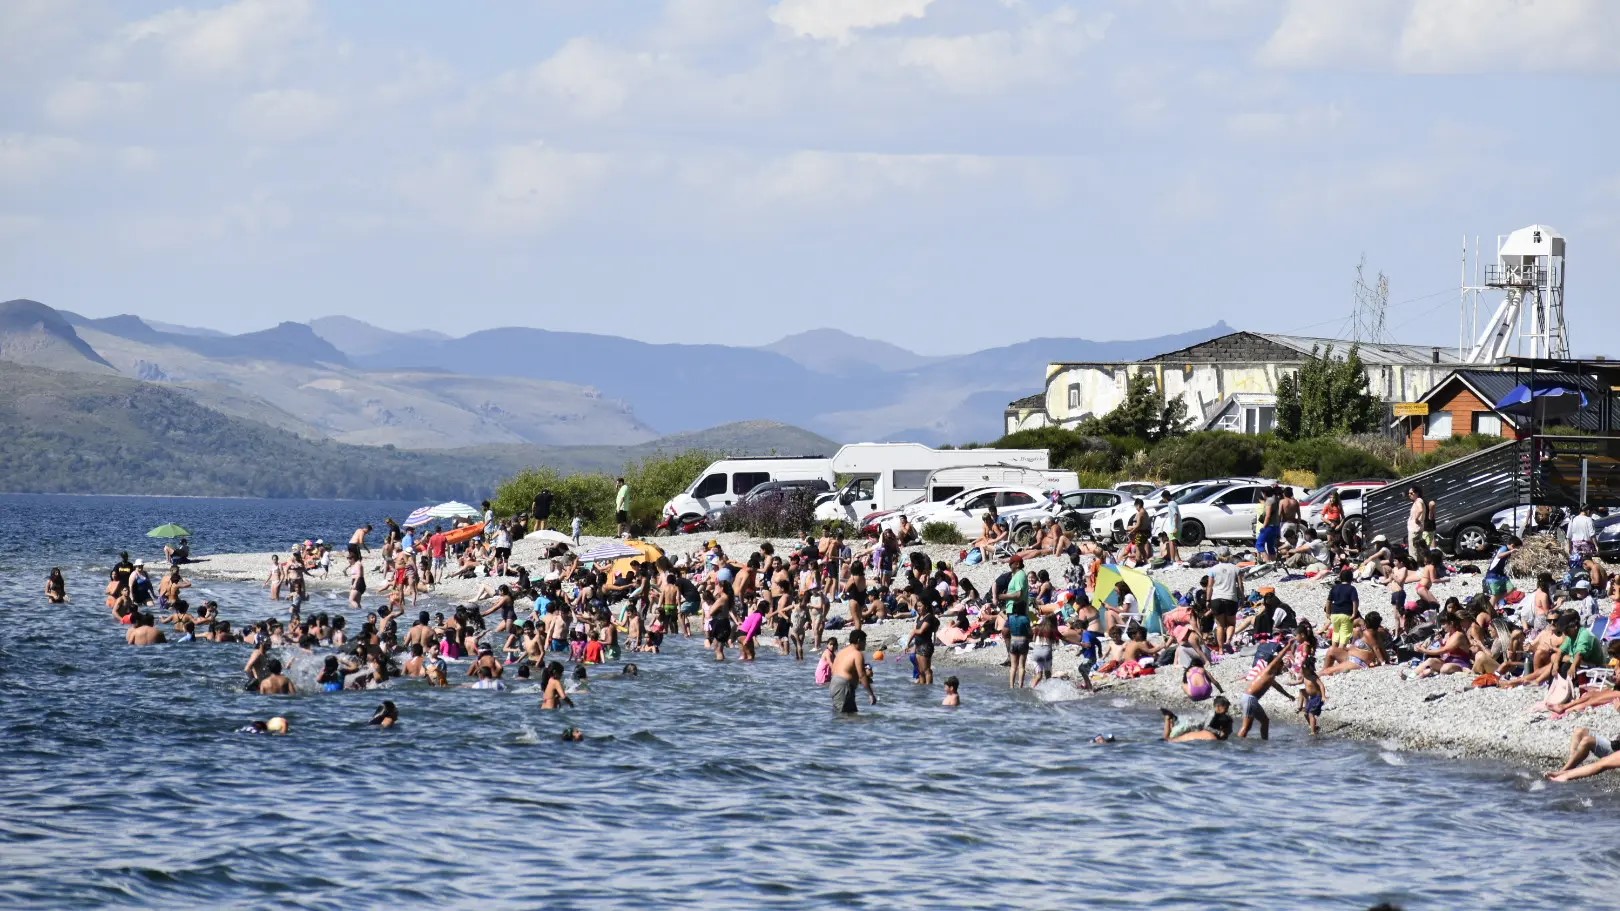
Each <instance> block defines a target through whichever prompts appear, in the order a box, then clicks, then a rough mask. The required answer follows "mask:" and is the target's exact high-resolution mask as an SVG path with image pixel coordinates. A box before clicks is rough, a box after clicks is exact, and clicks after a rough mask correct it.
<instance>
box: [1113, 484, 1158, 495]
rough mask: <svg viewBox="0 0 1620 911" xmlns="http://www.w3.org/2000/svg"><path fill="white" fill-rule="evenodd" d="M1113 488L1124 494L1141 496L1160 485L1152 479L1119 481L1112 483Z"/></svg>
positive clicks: (1151, 491)
mask: <svg viewBox="0 0 1620 911" xmlns="http://www.w3.org/2000/svg"><path fill="white" fill-rule="evenodd" d="M1114 489H1115V490H1117V491H1119V492H1120V493H1123V494H1125V495H1126V496H1131V497H1141V496H1146V495H1148V494H1150V493H1153V492H1154V491H1157V490H1159V489H1160V487H1159V485H1158V484H1155V483H1153V482H1152V481H1120V482H1119V483H1118V484H1115V485H1114Z"/></svg>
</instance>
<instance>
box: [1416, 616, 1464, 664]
mask: <svg viewBox="0 0 1620 911" xmlns="http://www.w3.org/2000/svg"><path fill="white" fill-rule="evenodd" d="M1444 629H1445V633H1444V639H1443V641H1442V642H1441V643H1440V647H1439V648H1420V649H1418V650H1417V651H1418V653H1419V654H1421V655H1426V656H1427V658H1428V660H1426V661H1424V662H1423V663H1422V664H1420V665H1418V670H1417V675H1418V676H1419V677H1433V676H1435V675H1436V674H1460V673H1464V672H1469V671H1472V670H1473V668H1474V650H1473V649H1472V648H1470V647H1469V645H1468V634H1467V631H1466V626H1465V621H1464V620H1463V618H1462V617H1461V616H1459V615H1458V614H1456V613H1447V614H1446V618H1445V624H1444Z"/></svg>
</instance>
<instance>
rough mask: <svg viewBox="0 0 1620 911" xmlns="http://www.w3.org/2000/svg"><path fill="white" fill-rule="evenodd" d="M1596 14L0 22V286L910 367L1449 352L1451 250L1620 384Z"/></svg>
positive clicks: (1584, 10)
mask: <svg viewBox="0 0 1620 911" xmlns="http://www.w3.org/2000/svg"><path fill="white" fill-rule="evenodd" d="M1615 47H1620V3H1615V2H1609V0H1358V2H1354V3H1346V2H1336V0H1320V2H1318V0H1292V2H1288V0H1096V2H1068V3H1062V2H1048V0H779V2H763V0H669V2H657V0H641V2H625V0H590V2H585V0H576V2H562V0H529V2H518V0H511V2H493V0H485V2H460V3H454V4H451V3H439V2H426V0H416V2H411V0H395V2H390V3H386V4H379V3H336V2H331V3H326V2H318V0H237V2H233V3H225V4H215V3H209V4H197V5H188V6H175V5H173V4H172V3H164V2H158V3H145V2H122V3H107V2H95V0H8V2H6V3H4V4H0V111H3V116H4V120H3V122H0V274H3V276H4V280H3V285H4V286H3V287H0V298H9V297H31V298H35V299H38V300H42V301H44V302H46V303H49V304H52V305H54V306H58V307H63V308H67V309H73V310H77V311H79V312H82V313H85V314H87V315H93V316H99V315H109V314H114V313H123V312H135V313H139V314H142V315H145V316H148V317H151V318H155V319H160V320H166V321H171V322H181V323H190V324H198V325H206V326H212V327H215V328H220V329H227V330H231V331H244V330H250V329H257V328H262V327H265V326H268V325H272V324H274V323H276V322H278V321H281V320H285V319H293V320H303V319H308V318H311V317H315V316H321V315H326V314H333V313H347V314H349V315H353V316H357V317H360V318H363V319H366V320H368V321H371V322H374V323H377V324H379V325H384V326H389V327H393V328H398V329H418V328H434V329H439V330H441V331H446V332H451V333H456V334H460V333H463V332H467V331H472V330H476V329H483V328H489V327H494V326H501V325H513V324H521V325H533V326H541V327H546V328H555V329H569V330H580V331H594V332H604V333H614V334H621V335H628V336H632V337H637V338H642V339H648V340H654V341H660V340H661V341H721V342H729V343H737V344H760V343H765V342H769V341H772V340H774V339H776V338H778V337H780V336H782V335H785V334H787V333H790V332H796V331H801V330H804V329H809V328H815V327H821V326H833V327H838V328H842V329H846V330H848V331H851V332H855V333H857V334H862V335H867V336H871V337H875V338H881V339H885V340H888V341H892V342H896V343H898V344H902V345H906V346H908V347H911V348H913V349H916V350H919V351H922V352H925V353H946V352H954V351H965V350H972V349H976V348H981V347H985V346H988V345H993V344H1000V343H1007V342H1012V341H1017V340H1022V339H1025V338H1029V337H1032V336H1055V335H1073V336H1083V337H1088V338H1098V339H1106V338H1133V337H1143V336H1148V335H1157V334H1162V333H1167V332H1172V331H1178V330H1184V329H1190V328H1194V327H1198V326H1204V325H1208V324H1211V323H1213V322H1215V321H1216V320H1218V319H1225V320H1226V321H1227V322H1229V323H1231V324H1233V325H1235V326H1240V327H1243V328H1251V329H1257V330H1267V331H1301V332H1305V333H1310V334H1327V335H1332V334H1335V333H1337V332H1338V331H1340V329H1341V327H1342V326H1343V325H1344V323H1345V321H1346V317H1347V316H1348V314H1349V310H1350V302H1351V283H1352V280H1353V278H1354V267H1355V264H1356V262H1357V260H1358V259H1359V258H1360V257H1361V256H1362V254H1365V255H1366V257H1367V261H1368V266H1369V271H1378V270H1382V271H1383V272H1385V273H1387V274H1388V275H1389V277H1390V283H1391V298H1392V301H1393V302H1394V304H1393V306H1392V307H1391V310H1390V314H1389V323H1390V325H1391V326H1392V327H1393V334H1394V335H1395V336H1396V337H1397V338H1398V339H1399V340H1403V341H1414V342H1425V343H1429V342H1433V343H1447V342H1450V343H1455V340H1456V337H1457V318H1456V314H1457V302H1456V295H1455V294H1454V293H1451V292H1452V290H1453V289H1455V287H1456V285H1457V282H1458V257H1459V255H1460V250H1459V245H1460V242H1461V239H1462V237H1463V235H1465V234H1467V235H1469V236H1473V235H1476V234H1477V235H1480V236H1481V237H1483V238H1485V240H1486V243H1487V245H1488V247H1489V248H1490V249H1491V250H1492V251H1494V236H1495V235H1497V234H1503V233H1507V232H1508V231H1510V230H1513V229H1515V228H1518V227H1521V226H1523V225H1527V224H1531V223H1534V222H1540V223H1545V224H1549V225H1552V226H1554V227H1556V228H1557V229H1558V230H1560V231H1562V232H1563V233H1564V234H1565V236H1566V237H1568V239H1569V251H1570V286H1569V323H1570V332H1571V337H1572V342H1573V347H1574V348H1575V350H1576V352H1577V353H1599V352H1603V353H1608V354H1611V355H1614V354H1620V350H1617V349H1620V328H1617V327H1616V325H1615V322H1614V321H1613V320H1612V319H1602V318H1600V317H1601V316H1606V315H1609V314H1612V313H1614V312H1615V307H1614V302H1615V300H1616V294H1617V292H1620V275H1617V271H1620V267H1617V263H1620V214H1617V213H1620V158H1617V157H1616V156H1615V155H1614V148H1615V145H1616V135H1615V130H1616V128H1615V126H1614V124H1613V123H1612V120H1613V114H1614V112H1616V111H1620V82H1617V81H1616V70H1617V68H1620V53H1616V52H1615V51H1614V50H1613V49H1614V48H1615Z"/></svg>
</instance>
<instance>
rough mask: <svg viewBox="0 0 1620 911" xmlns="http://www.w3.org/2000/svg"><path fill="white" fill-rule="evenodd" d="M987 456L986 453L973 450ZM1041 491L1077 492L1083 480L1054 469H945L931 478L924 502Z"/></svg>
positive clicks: (1007, 467)
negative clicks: (974, 493)
mask: <svg viewBox="0 0 1620 911" xmlns="http://www.w3.org/2000/svg"><path fill="white" fill-rule="evenodd" d="M970 451H972V452H983V451H984V450H982V449H979V450H970ZM995 486H1012V487H1037V488H1040V489H1041V490H1074V489H1075V488H1077V487H1079V486H1080V476H1079V475H1077V474H1075V473H1074V472H1072V471H1062V470H1058V469H1053V468H1028V467H1025V466H1022V465H971V466H968V467H965V468H941V469H939V470H938V471H935V472H934V473H933V474H931V475H929V476H928V487H927V491H928V496H927V498H926V499H925V501H924V502H927V503H939V502H941V501H943V500H949V499H950V498H951V497H954V496H956V495H957V494H959V493H961V492H962V491H964V490H970V489H972V488H975V487H995Z"/></svg>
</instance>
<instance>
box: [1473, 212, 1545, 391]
mask: <svg viewBox="0 0 1620 911" xmlns="http://www.w3.org/2000/svg"><path fill="white" fill-rule="evenodd" d="M1466 255H1467V254H1466V252H1465V254H1464V256H1465V257H1466ZM1465 261H1466V260H1465ZM1484 288H1490V289H1493V290H1498V291H1501V292H1502V293H1503V297H1502V303H1501V305H1499V306H1498V307H1497V308H1496V312H1495V313H1494V314H1493V315H1492V316H1491V319H1490V320H1489V321H1488V322H1487V323H1486V324H1485V328H1484V330H1483V331H1481V332H1480V333H1479V335H1478V336H1477V340H1476V341H1475V342H1474V347H1473V351H1472V352H1470V353H1469V355H1468V358H1467V361H1468V363H1470V364H1494V363H1498V362H1500V361H1501V360H1502V359H1504V358H1506V357H1509V356H1511V355H1519V356H1521V357H1532V358H1567V357H1569V336H1568V334H1567V333H1566V332H1565V329H1564V235H1562V234H1559V233H1558V232H1557V231H1554V230H1553V229H1552V228H1549V227H1547V226H1546V225H1531V226H1529V227H1528V228H1520V229H1519V230H1517V231H1514V232H1513V233H1512V234H1509V235H1508V236H1506V237H1500V236H1499V237H1497V239H1496V265H1494V266H1487V267H1486V268H1485V282H1484ZM1464 290H1465V294H1466V292H1467V291H1469V290H1480V289H1467V288H1465V289H1464Z"/></svg>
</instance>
